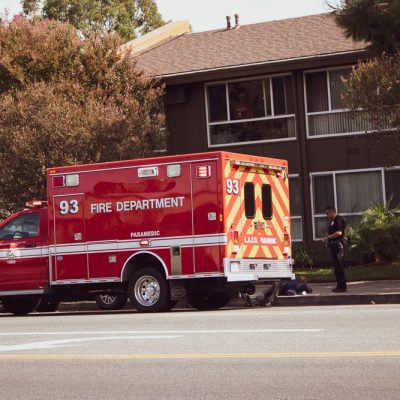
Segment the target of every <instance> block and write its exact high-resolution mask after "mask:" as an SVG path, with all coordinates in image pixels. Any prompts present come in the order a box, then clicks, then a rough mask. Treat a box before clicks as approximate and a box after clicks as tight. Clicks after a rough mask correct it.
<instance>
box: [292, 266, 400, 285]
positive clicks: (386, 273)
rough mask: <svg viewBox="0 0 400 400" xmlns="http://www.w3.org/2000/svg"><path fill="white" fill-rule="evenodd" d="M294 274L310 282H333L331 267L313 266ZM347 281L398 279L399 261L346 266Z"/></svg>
mask: <svg viewBox="0 0 400 400" xmlns="http://www.w3.org/2000/svg"><path fill="white" fill-rule="evenodd" d="M294 272H295V274H296V276H300V275H303V276H305V277H306V278H307V281H308V282H310V283H320V282H321V283H322V282H334V281H335V275H334V273H333V269H332V268H313V269H306V270H298V269H295V270H294ZM346 278H347V281H348V282H355V281H382V280H395V279H398V280H400V263H393V264H378V263H376V264H369V265H360V266H355V267H348V268H346Z"/></svg>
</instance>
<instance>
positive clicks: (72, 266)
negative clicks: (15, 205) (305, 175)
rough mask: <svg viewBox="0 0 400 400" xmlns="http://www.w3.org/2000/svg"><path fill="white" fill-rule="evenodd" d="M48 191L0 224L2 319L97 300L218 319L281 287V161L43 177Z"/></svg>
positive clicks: (284, 198)
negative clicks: (180, 308) (236, 303)
mask: <svg viewBox="0 0 400 400" xmlns="http://www.w3.org/2000/svg"><path fill="white" fill-rule="evenodd" d="M47 182H48V191H47V193H48V195H47V196H48V197H47V201H31V202H28V203H27V208H26V209H24V210H22V211H20V212H17V213H15V214H13V215H11V216H10V217H9V218H8V219H6V220H5V221H3V222H2V223H1V224H0V301H1V302H2V304H3V307H4V308H5V310H6V311H8V312H11V313H14V314H27V313H29V312H32V311H34V310H37V311H51V310H55V309H56V308H57V306H58V303H59V302H60V301H76V300H81V299H88V298H93V297H94V296H96V295H97V296H99V295H100V296H111V297H112V296H114V298H116V297H118V296H119V298H120V299H121V298H122V299H123V298H125V299H126V297H127V296H129V298H130V300H131V302H132V303H133V306H134V307H135V308H136V309H137V310H139V311H142V312H157V311H165V310H168V309H170V308H171V307H172V306H173V305H174V303H175V302H176V300H178V299H180V298H182V297H183V296H187V299H188V301H189V303H190V304H192V306H194V307H195V308H199V309H204V308H209V309H211V308H220V307H222V306H224V305H225V304H226V303H227V302H228V301H229V299H230V297H231V296H232V295H234V294H235V293H236V294H237V293H238V291H240V290H243V288H249V287H250V288H251V287H252V284H254V283H255V282H257V281H270V282H276V281H280V280H282V279H291V278H292V259H291V248H290V215H289V188H288V167H287V162H286V161H284V160H278V159H272V158H265V157H259V156H249V155H242V154H235V153H228V152H209V153H201V154H190V155H179V156H167V157H159V158H148V159H140V160H131V161H118V162H108V163H101V164H89V165H80V166H79V165H78V166H69V167H60V168H51V169H49V170H48V176H47ZM246 290H250V289H246Z"/></svg>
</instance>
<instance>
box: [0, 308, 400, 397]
mask: <svg viewBox="0 0 400 400" xmlns="http://www.w3.org/2000/svg"><path fill="white" fill-rule="evenodd" d="M399 376H400V306H399V305H392V306H390V305H379V306H378V305H369V306H351V307H350V306H343V307H307V308H279V309H277V308H269V309H267V308H253V309H241V310H223V311H213V312H192V311H175V312H170V313H166V314H151V315H145V314H137V313H131V312H119V313H80V314H75V313H74V314H73V313H70V314H68V313H65V314H62V313H59V314H53V315H51V314H48V315H43V314H42V315H31V316H27V317H13V316H8V315H5V314H3V315H1V316H0V399H4V400H14V399H24V400H26V399H47V398H49V399H55V400H63V399H68V400H69V399H79V400H85V399H96V400H103V399H107V400H109V399H174V400H177V399H190V400H194V399H202V400H203V399H296V400H297V399H307V400H310V399H380V400H381V399H399V398H400V384H399Z"/></svg>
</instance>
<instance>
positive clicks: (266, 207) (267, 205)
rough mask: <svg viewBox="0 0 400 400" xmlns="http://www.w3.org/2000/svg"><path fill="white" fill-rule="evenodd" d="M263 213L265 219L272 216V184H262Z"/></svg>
mask: <svg viewBox="0 0 400 400" xmlns="http://www.w3.org/2000/svg"><path fill="white" fill-rule="evenodd" d="M261 196H262V213H263V217H264V218H265V219H271V218H272V190H271V186H270V185H266V184H264V185H262V189H261Z"/></svg>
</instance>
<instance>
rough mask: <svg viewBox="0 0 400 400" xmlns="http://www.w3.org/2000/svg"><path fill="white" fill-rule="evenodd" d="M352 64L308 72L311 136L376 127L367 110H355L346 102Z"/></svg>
mask: <svg viewBox="0 0 400 400" xmlns="http://www.w3.org/2000/svg"><path fill="white" fill-rule="evenodd" d="M350 74H351V68H340V69H331V70H324V71H317V72H306V73H305V95H306V114H307V115H306V118H307V132H308V136H309V137H315V136H325V135H340V134H354V133H365V132H367V131H371V130H374V127H373V124H372V123H371V122H370V120H369V118H368V113H367V112H366V111H362V110H360V111H358V112H357V113H354V112H353V113H352V112H350V110H348V109H346V108H345V105H344V103H343V94H344V90H345V89H344V84H343V80H342V79H343V78H344V79H346V78H348V77H349V76H350Z"/></svg>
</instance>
